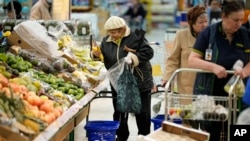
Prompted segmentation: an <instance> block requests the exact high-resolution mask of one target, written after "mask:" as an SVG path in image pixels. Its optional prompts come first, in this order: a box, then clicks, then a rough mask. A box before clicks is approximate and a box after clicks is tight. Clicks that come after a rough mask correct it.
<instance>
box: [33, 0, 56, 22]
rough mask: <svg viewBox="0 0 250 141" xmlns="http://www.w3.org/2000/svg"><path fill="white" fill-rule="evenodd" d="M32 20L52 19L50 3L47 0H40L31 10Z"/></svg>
mask: <svg viewBox="0 0 250 141" xmlns="http://www.w3.org/2000/svg"><path fill="white" fill-rule="evenodd" d="M30 19H31V20H51V19H52V17H51V14H50V13H49V5H48V3H47V1H46V0H39V1H38V2H37V3H36V4H35V5H34V6H33V7H32V8H31V11H30Z"/></svg>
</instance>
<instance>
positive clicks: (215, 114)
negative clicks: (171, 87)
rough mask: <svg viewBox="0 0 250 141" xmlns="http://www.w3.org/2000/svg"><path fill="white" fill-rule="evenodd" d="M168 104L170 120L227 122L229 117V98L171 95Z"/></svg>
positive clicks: (168, 97)
mask: <svg viewBox="0 0 250 141" xmlns="http://www.w3.org/2000/svg"><path fill="white" fill-rule="evenodd" d="M167 103H168V111H169V115H170V119H174V118H182V119H193V120H217V121H225V120H227V117H228V109H227V107H228V98H227V97H215V96H208V95H185V94H171V95H168V96H167Z"/></svg>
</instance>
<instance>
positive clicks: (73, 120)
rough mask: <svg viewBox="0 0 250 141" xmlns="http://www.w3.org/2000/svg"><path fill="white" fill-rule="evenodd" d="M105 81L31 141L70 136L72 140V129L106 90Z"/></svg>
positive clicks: (46, 140) (52, 140) (54, 139)
mask: <svg viewBox="0 0 250 141" xmlns="http://www.w3.org/2000/svg"><path fill="white" fill-rule="evenodd" d="M107 81H108V80H106V79H105V80H104V81H102V82H101V83H100V84H99V85H98V86H97V87H95V88H93V89H92V90H91V91H90V92H88V93H87V94H86V95H85V96H84V97H83V98H82V99H81V100H79V101H78V102H76V103H75V104H74V105H72V106H71V107H70V108H69V109H68V110H67V111H65V112H64V113H63V115H61V116H60V117H59V118H58V119H57V120H56V121H54V122H53V123H51V124H50V125H49V126H48V127H47V128H46V129H45V130H44V131H43V132H41V133H40V134H39V135H38V136H37V137H36V138H35V139H34V140H33V141H48V140H51V141H58V140H63V139H65V138H66V137H67V136H68V135H70V141H73V140H74V128H75V127H76V126H77V125H78V124H79V123H80V122H81V121H82V120H83V119H84V118H85V117H86V116H87V115H88V113H89V111H88V110H89V108H88V107H89V103H90V102H91V101H92V99H93V98H94V97H95V96H96V94H97V93H99V92H100V91H102V90H104V89H106V86H107Z"/></svg>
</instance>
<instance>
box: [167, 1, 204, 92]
mask: <svg viewBox="0 0 250 141" xmlns="http://www.w3.org/2000/svg"><path fill="white" fill-rule="evenodd" d="M187 22H188V25H189V28H185V29H181V30H179V31H177V33H176V37H175V40H174V43H173V47H172V48H171V54H170V55H169V56H168V58H167V61H166V69H165V74H164V77H163V81H162V86H165V84H166V82H167V81H168V79H169V78H170V77H171V75H172V74H173V73H174V71H175V70H177V69H179V68H187V67H188V65H187V60H188V57H189V54H190V53H191V50H192V47H193V45H194V43H195V40H196V37H197V36H198V34H199V33H200V32H201V31H202V30H203V29H204V28H206V27H207V26H208V16H207V13H206V9H205V7H203V6H199V5H198V6H195V7H192V8H190V9H189V10H188V13H187ZM194 79H195V73H193V72H181V73H179V74H178V77H177V87H178V86H179V87H178V90H177V91H178V93H183V94H192V93H193V84H194Z"/></svg>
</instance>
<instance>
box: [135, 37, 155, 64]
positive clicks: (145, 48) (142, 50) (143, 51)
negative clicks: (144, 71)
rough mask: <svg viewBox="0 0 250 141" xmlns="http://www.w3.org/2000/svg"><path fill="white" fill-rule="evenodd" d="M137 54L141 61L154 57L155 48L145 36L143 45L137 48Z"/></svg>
mask: <svg viewBox="0 0 250 141" xmlns="http://www.w3.org/2000/svg"><path fill="white" fill-rule="evenodd" d="M136 56H137V57H138V59H139V63H144V62H148V61H149V60H151V59H152V58H153V56H154V50H153V48H152V47H151V46H150V45H149V43H148V41H147V40H146V39H145V38H144V41H143V42H142V45H141V46H140V47H139V48H138V49H137V51H136Z"/></svg>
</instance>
